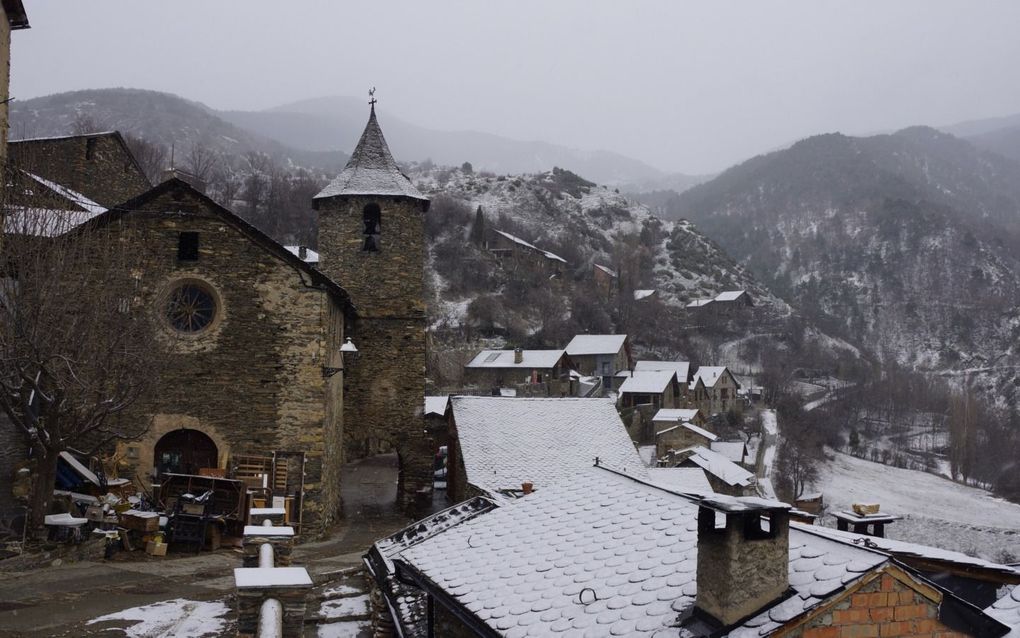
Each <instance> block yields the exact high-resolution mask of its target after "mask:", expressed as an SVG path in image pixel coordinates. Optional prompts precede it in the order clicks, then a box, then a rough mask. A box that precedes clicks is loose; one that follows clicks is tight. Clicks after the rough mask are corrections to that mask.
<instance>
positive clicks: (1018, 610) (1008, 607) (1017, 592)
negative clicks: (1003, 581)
mask: <svg viewBox="0 0 1020 638" xmlns="http://www.w3.org/2000/svg"><path fill="white" fill-rule="evenodd" d="M985 613H986V614H988V615H989V616H991V617H992V618H994V619H996V620H998V621H999V622H1001V623H1002V624H1004V625H1006V626H1007V627H1009V628H1010V632H1009V633H1008V634H1006V635H1005V636H1004V638H1020V585H1017V586H1016V587H1013V589H1012V590H1011V591H1009V592H1007V593H1006V595H1005V596H1003V597H1002V598H1000V599H998V600H997V601H995V602H994V603H992V604H991V605H990V606H989V607H987V608H986V609H985Z"/></svg>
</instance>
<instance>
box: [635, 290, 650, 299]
mask: <svg viewBox="0 0 1020 638" xmlns="http://www.w3.org/2000/svg"><path fill="white" fill-rule="evenodd" d="M654 294H655V290H654V289H651V290H649V289H641V290H635V291H634V301H641V300H642V299H647V298H649V297H651V296H652V295H654Z"/></svg>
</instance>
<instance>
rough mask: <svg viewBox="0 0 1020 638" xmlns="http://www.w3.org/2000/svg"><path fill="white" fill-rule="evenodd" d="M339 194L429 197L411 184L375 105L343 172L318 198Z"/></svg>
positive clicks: (424, 198) (316, 197)
mask: <svg viewBox="0 0 1020 638" xmlns="http://www.w3.org/2000/svg"><path fill="white" fill-rule="evenodd" d="M339 195H387V196H396V197H411V198H413V199H420V200H423V201H428V198H427V197H425V196H424V195H422V194H421V193H420V192H419V191H418V189H417V188H415V187H414V185H413V184H411V180H409V179H407V176H405V175H404V174H403V173H402V172H400V167H398V166H397V162H396V160H394V159H393V155H392V154H391V153H390V147H389V146H388V145H387V144H386V138H385V137H383V133H382V129H381V128H379V121H378V120H377V119H376V117H375V106H374V105H373V106H372V112H371V114H370V115H369V116H368V124H367V125H366V126H365V131H364V132H363V133H362V134H361V139H360V140H358V145H357V146H356V147H355V148H354V152H352V153H351V159H350V161H348V162H347V166H345V167H344V169H343V170H342V171H340V174H339V175H337V176H336V178H335V179H334V180H333V181H332V182H330V183H329V185H328V186H326V188H324V189H322V190H321V191H320V192H319V194H318V195H316V196H315V199H325V198H327V197H336V196H339Z"/></svg>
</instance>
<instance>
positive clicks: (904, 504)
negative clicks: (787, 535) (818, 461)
mask: <svg viewBox="0 0 1020 638" xmlns="http://www.w3.org/2000/svg"><path fill="white" fill-rule="evenodd" d="M830 453H832V454H833V455H834V458H833V460H832V461H831V462H830V463H826V464H823V465H822V466H821V468H820V475H819V478H818V481H817V482H816V483H815V486H814V489H815V490H817V491H820V492H822V493H823V494H824V496H825V503H826V508H827V511H829V512H833V511H837V510H842V509H848V508H849V507H850V506H851V505H852V504H853V503H855V502H874V503H879V504H880V505H881V508H882V511H883V512H886V513H889V514H897V515H899V516H902V517H903V520H900V521H896V522H895V523H893V524H891V525H889V526H888V527H886V535H887V536H888V537H889V538H892V539H894V540H902V541H908V542H912V543H921V544H924V545H931V546H933V547H941V548H943V549H948V550H953V551H958V552H963V553H965V554H970V555H974V556H978V557H980V558H984V559H986V560H991V561H1002V560H1003V559H1004V557H1003V552H1008V553H1010V554H1012V555H1013V556H1020V505H1017V504H1015V503H1010V502H1009V501H1005V500H1003V499H1000V498H997V497H995V496H994V495H992V494H991V493H990V492H987V491H985V490H981V489H977V488H973V487H967V486H965V485H960V484H959V483H954V482H952V481H949V480H947V479H944V478H941V477H938V476H935V475H933V474H928V473H926V472H919V471H916V470H906V469H901V468H896V467H891V466H887V465H882V464H880V463H872V462H871V461H865V460H864V459H858V458H856V457H852V456H849V455H847V454H842V453H840V452H831V451H830ZM826 518H827V520H826V522H825V524H826V525H827V526H834V522H833V521H832V519H831V518H830V517H826Z"/></svg>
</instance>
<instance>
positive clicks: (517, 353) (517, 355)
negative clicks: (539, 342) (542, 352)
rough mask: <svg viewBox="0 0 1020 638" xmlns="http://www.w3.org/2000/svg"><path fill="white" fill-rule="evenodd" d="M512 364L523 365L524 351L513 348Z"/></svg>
mask: <svg viewBox="0 0 1020 638" xmlns="http://www.w3.org/2000/svg"><path fill="white" fill-rule="evenodd" d="M514 363H524V351H523V350H521V349H520V348H514Z"/></svg>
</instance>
